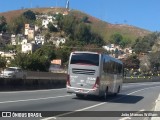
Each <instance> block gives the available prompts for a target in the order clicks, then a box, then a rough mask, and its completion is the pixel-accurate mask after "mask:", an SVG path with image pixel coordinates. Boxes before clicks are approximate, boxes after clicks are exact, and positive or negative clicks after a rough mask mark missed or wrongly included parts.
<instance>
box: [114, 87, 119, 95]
mask: <svg viewBox="0 0 160 120" xmlns="http://www.w3.org/2000/svg"><path fill="white" fill-rule="evenodd" d="M119 92H120V86H119V87H118V89H117V92H116V93H114V96H117V94H118V93H119Z"/></svg>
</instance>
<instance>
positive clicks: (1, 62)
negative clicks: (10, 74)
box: [0, 55, 7, 69]
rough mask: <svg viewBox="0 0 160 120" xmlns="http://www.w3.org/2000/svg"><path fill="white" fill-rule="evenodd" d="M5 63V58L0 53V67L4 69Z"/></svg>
mask: <svg viewBox="0 0 160 120" xmlns="http://www.w3.org/2000/svg"><path fill="white" fill-rule="evenodd" d="M6 64H7V61H6V59H5V58H4V57H2V56H1V55H0V68H2V69H4V68H5V67H6Z"/></svg>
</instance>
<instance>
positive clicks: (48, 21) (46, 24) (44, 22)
mask: <svg viewBox="0 0 160 120" xmlns="http://www.w3.org/2000/svg"><path fill="white" fill-rule="evenodd" d="M50 22H51V23H53V17H52V16H47V17H46V18H44V19H43V20H42V26H44V28H48V24H49V23H50Z"/></svg>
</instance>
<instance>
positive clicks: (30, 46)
mask: <svg viewBox="0 0 160 120" xmlns="http://www.w3.org/2000/svg"><path fill="white" fill-rule="evenodd" d="M34 50H35V45H34V44H32V43H26V44H22V52H23V53H32V52H33V51H34Z"/></svg>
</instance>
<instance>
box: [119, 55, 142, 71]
mask: <svg viewBox="0 0 160 120" xmlns="http://www.w3.org/2000/svg"><path fill="white" fill-rule="evenodd" d="M122 61H123V63H124V67H125V68H127V69H139V66H140V61H139V59H138V57H137V55H131V56H129V57H128V58H127V59H125V60H122Z"/></svg>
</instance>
